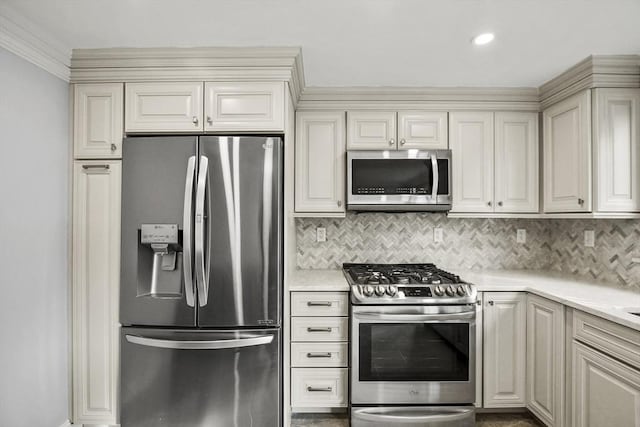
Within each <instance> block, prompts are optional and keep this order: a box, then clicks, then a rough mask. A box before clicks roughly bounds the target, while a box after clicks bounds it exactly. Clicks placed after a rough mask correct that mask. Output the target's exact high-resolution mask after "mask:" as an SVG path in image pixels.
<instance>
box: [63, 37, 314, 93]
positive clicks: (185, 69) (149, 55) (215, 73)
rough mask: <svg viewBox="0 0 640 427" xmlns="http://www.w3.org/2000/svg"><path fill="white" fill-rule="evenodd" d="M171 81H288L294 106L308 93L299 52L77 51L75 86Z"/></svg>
mask: <svg viewBox="0 0 640 427" xmlns="http://www.w3.org/2000/svg"><path fill="white" fill-rule="evenodd" d="M169 80H173V81H175V80H183V81H188V80H217V81H221V80H222V81H224V80H229V81H255V80H262V81H287V82H288V83H289V87H290V90H291V95H292V98H293V100H294V103H297V101H298V99H300V95H301V93H302V90H303V88H304V85H305V82H304V69H303V66H302V52H301V49H300V48H299V47H193V48H116V49H74V50H73V54H72V57H71V82H72V83H79V82H83V83H84V82H110V81H118V82H134V81H169Z"/></svg>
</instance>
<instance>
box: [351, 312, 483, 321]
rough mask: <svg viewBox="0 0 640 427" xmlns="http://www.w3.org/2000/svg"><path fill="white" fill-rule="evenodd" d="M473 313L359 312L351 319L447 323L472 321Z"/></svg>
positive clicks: (474, 313)
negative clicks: (449, 321) (448, 321)
mask: <svg viewBox="0 0 640 427" xmlns="http://www.w3.org/2000/svg"><path fill="white" fill-rule="evenodd" d="M475 315H476V312H475V311H466V312H462V313H445V314H402V313H400V314H391V313H373V312H367V311H365V312H361V313H353V317H355V318H356V319H361V320H380V321H410V322H422V321H429V320H437V321H447V320H473V319H474V318H475Z"/></svg>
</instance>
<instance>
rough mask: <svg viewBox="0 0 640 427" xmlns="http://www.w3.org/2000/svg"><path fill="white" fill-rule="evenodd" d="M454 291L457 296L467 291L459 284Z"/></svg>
mask: <svg viewBox="0 0 640 427" xmlns="http://www.w3.org/2000/svg"><path fill="white" fill-rule="evenodd" d="M456 293H457V294H458V295H459V296H461V297H463V296H465V295H466V294H467V291H465V290H464V286H462V285H460V286H458V289H457V290H456Z"/></svg>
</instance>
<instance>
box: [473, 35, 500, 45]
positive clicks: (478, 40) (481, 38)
mask: <svg viewBox="0 0 640 427" xmlns="http://www.w3.org/2000/svg"><path fill="white" fill-rule="evenodd" d="M494 38H495V36H494V35H493V33H483V34H480V35H477V36H475V37H474V38H473V39H471V43H473V44H475V45H477V46H481V45H483V44H487V43H491V42H492V41H493V39H494Z"/></svg>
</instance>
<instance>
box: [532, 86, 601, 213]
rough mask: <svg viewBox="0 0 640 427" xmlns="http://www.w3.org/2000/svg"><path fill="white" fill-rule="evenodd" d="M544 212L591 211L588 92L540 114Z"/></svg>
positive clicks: (589, 99) (589, 96) (589, 93)
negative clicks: (542, 129) (541, 117)
mask: <svg viewBox="0 0 640 427" xmlns="http://www.w3.org/2000/svg"><path fill="white" fill-rule="evenodd" d="M543 116H544V211H545V212H590V211H591V92H590V91H588V90H587V91H585V92H583V93H580V94H577V95H574V96H572V97H571V98H568V99H566V100H564V101H561V102H559V103H557V104H555V105H553V106H551V107H549V108H547V109H546V110H545V111H544V113H543Z"/></svg>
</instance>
